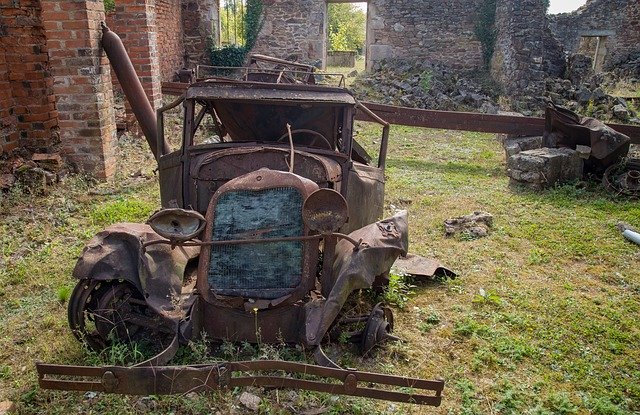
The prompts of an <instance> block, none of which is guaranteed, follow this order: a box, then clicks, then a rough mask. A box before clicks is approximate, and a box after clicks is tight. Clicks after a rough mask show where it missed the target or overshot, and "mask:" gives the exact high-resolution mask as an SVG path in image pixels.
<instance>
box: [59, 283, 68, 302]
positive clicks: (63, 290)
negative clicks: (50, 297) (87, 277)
mask: <svg viewBox="0 0 640 415" xmlns="http://www.w3.org/2000/svg"><path fill="white" fill-rule="evenodd" d="M70 295H71V287H69V286H67V285H63V286H62V287H58V289H57V290H56V298H57V299H58V302H59V303H60V304H64V303H66V302H67V300H68V299H69V296H70Z"/></svg>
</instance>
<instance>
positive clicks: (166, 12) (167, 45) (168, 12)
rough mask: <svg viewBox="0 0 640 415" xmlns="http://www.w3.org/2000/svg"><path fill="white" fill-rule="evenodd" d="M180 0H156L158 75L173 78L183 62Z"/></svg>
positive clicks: (164, 79) (164, 78) (167, 79)
mask: <svg viewBox="0 0 640 415" xmlns="http://www.w3.org/2000/svg"><path fill="white" fill-rule="evenodd" d="M180 3H181V2H180V0H156V23H157V29H158V54H159V56H160V77H161V78H162V80H163V81H171V80H173V76H174V74H175V72H176V71H178V70H179V69H180V68H182V66H183V64H184V44H183V35H182V19H181V14H182V7H181V4H180Z"/></svg>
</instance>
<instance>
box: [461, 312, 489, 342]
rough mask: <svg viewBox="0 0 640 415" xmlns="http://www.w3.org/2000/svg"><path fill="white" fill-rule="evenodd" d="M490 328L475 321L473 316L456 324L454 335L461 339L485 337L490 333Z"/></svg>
mask: <svg viewBox="0 0 640 415" xmlns="http://www.w3.org/2000/svg"><path fill="white" fill-rule="evenodd" d="M489 331H490V330H489V327H488V326H486V325H484V324H482V323H479V322H478V321H476V320H474V319H473V317H471V316H466V317H464V318H463V319H462V321H458V322H456V324H455V326H454V329H453V333H454V334H455V335H456V336H459V337H471V336H473V335H474V334H475V335H480V336H482V335H485V334H487V333H488V332H489Z"/></svg>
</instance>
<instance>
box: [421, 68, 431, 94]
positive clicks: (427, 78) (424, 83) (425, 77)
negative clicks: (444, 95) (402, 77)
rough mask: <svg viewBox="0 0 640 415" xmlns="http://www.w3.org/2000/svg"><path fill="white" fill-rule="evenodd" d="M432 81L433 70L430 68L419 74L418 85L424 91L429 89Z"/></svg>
mask: <svg viewBox="0 0 640 415" xmlns="http://www.w3.org/2000/svg"><path fill="white" fill-rule="evenodd" d="M432 81H433V72H431V71H430V70H426V71H423V72H422V73H421V74H420V87H421V88H422V90H423V91H424V92H429V91H430V90H431V82H432Z"/></svg>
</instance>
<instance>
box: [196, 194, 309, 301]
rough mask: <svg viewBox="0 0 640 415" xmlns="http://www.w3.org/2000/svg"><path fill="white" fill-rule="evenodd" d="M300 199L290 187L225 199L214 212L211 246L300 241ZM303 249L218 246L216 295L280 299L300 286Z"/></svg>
mask: <svg viewBox="0 0 640 415" xmlns="http://www.w3.org/2000/svg"><path fill="white" fill-rule="evenodd" d="M302 202H303V200H302V196H301V195H300V193H299V192H298V190H297V189H295V188H291V187H282V188H272V189H265V190H258V191H247V190H237V191H229V192H227V193H225V194H223V195H222V196H221V197H220V198H219V199H218V202H217V204H216V207H215V212H214V219H213V220H214V223H213V227H212V235H211V239H212V240H231V239H255V238H258V239H267V238H280V237H289V236H301V235H302V234H303V231H304V227H303V223H302V215H301V211H302ZM302 256H303V243H302V242H299V241H296V242H269V243H255V244H240V245H220V246H214V247H212V250H211V261H210V266H209V274H208V280H209V285H210V287H211V289H212V290H213V291H214V293H216V294H219V295H226V296H241V297H244V298H257V299H276V298H279V297H282V296H285V295H287V294H289V293H291V292H292V291H293V290H295V288H296V287H298V286H299V285H300V282H301V280H302V262H303V258H302Z"/></svg>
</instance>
